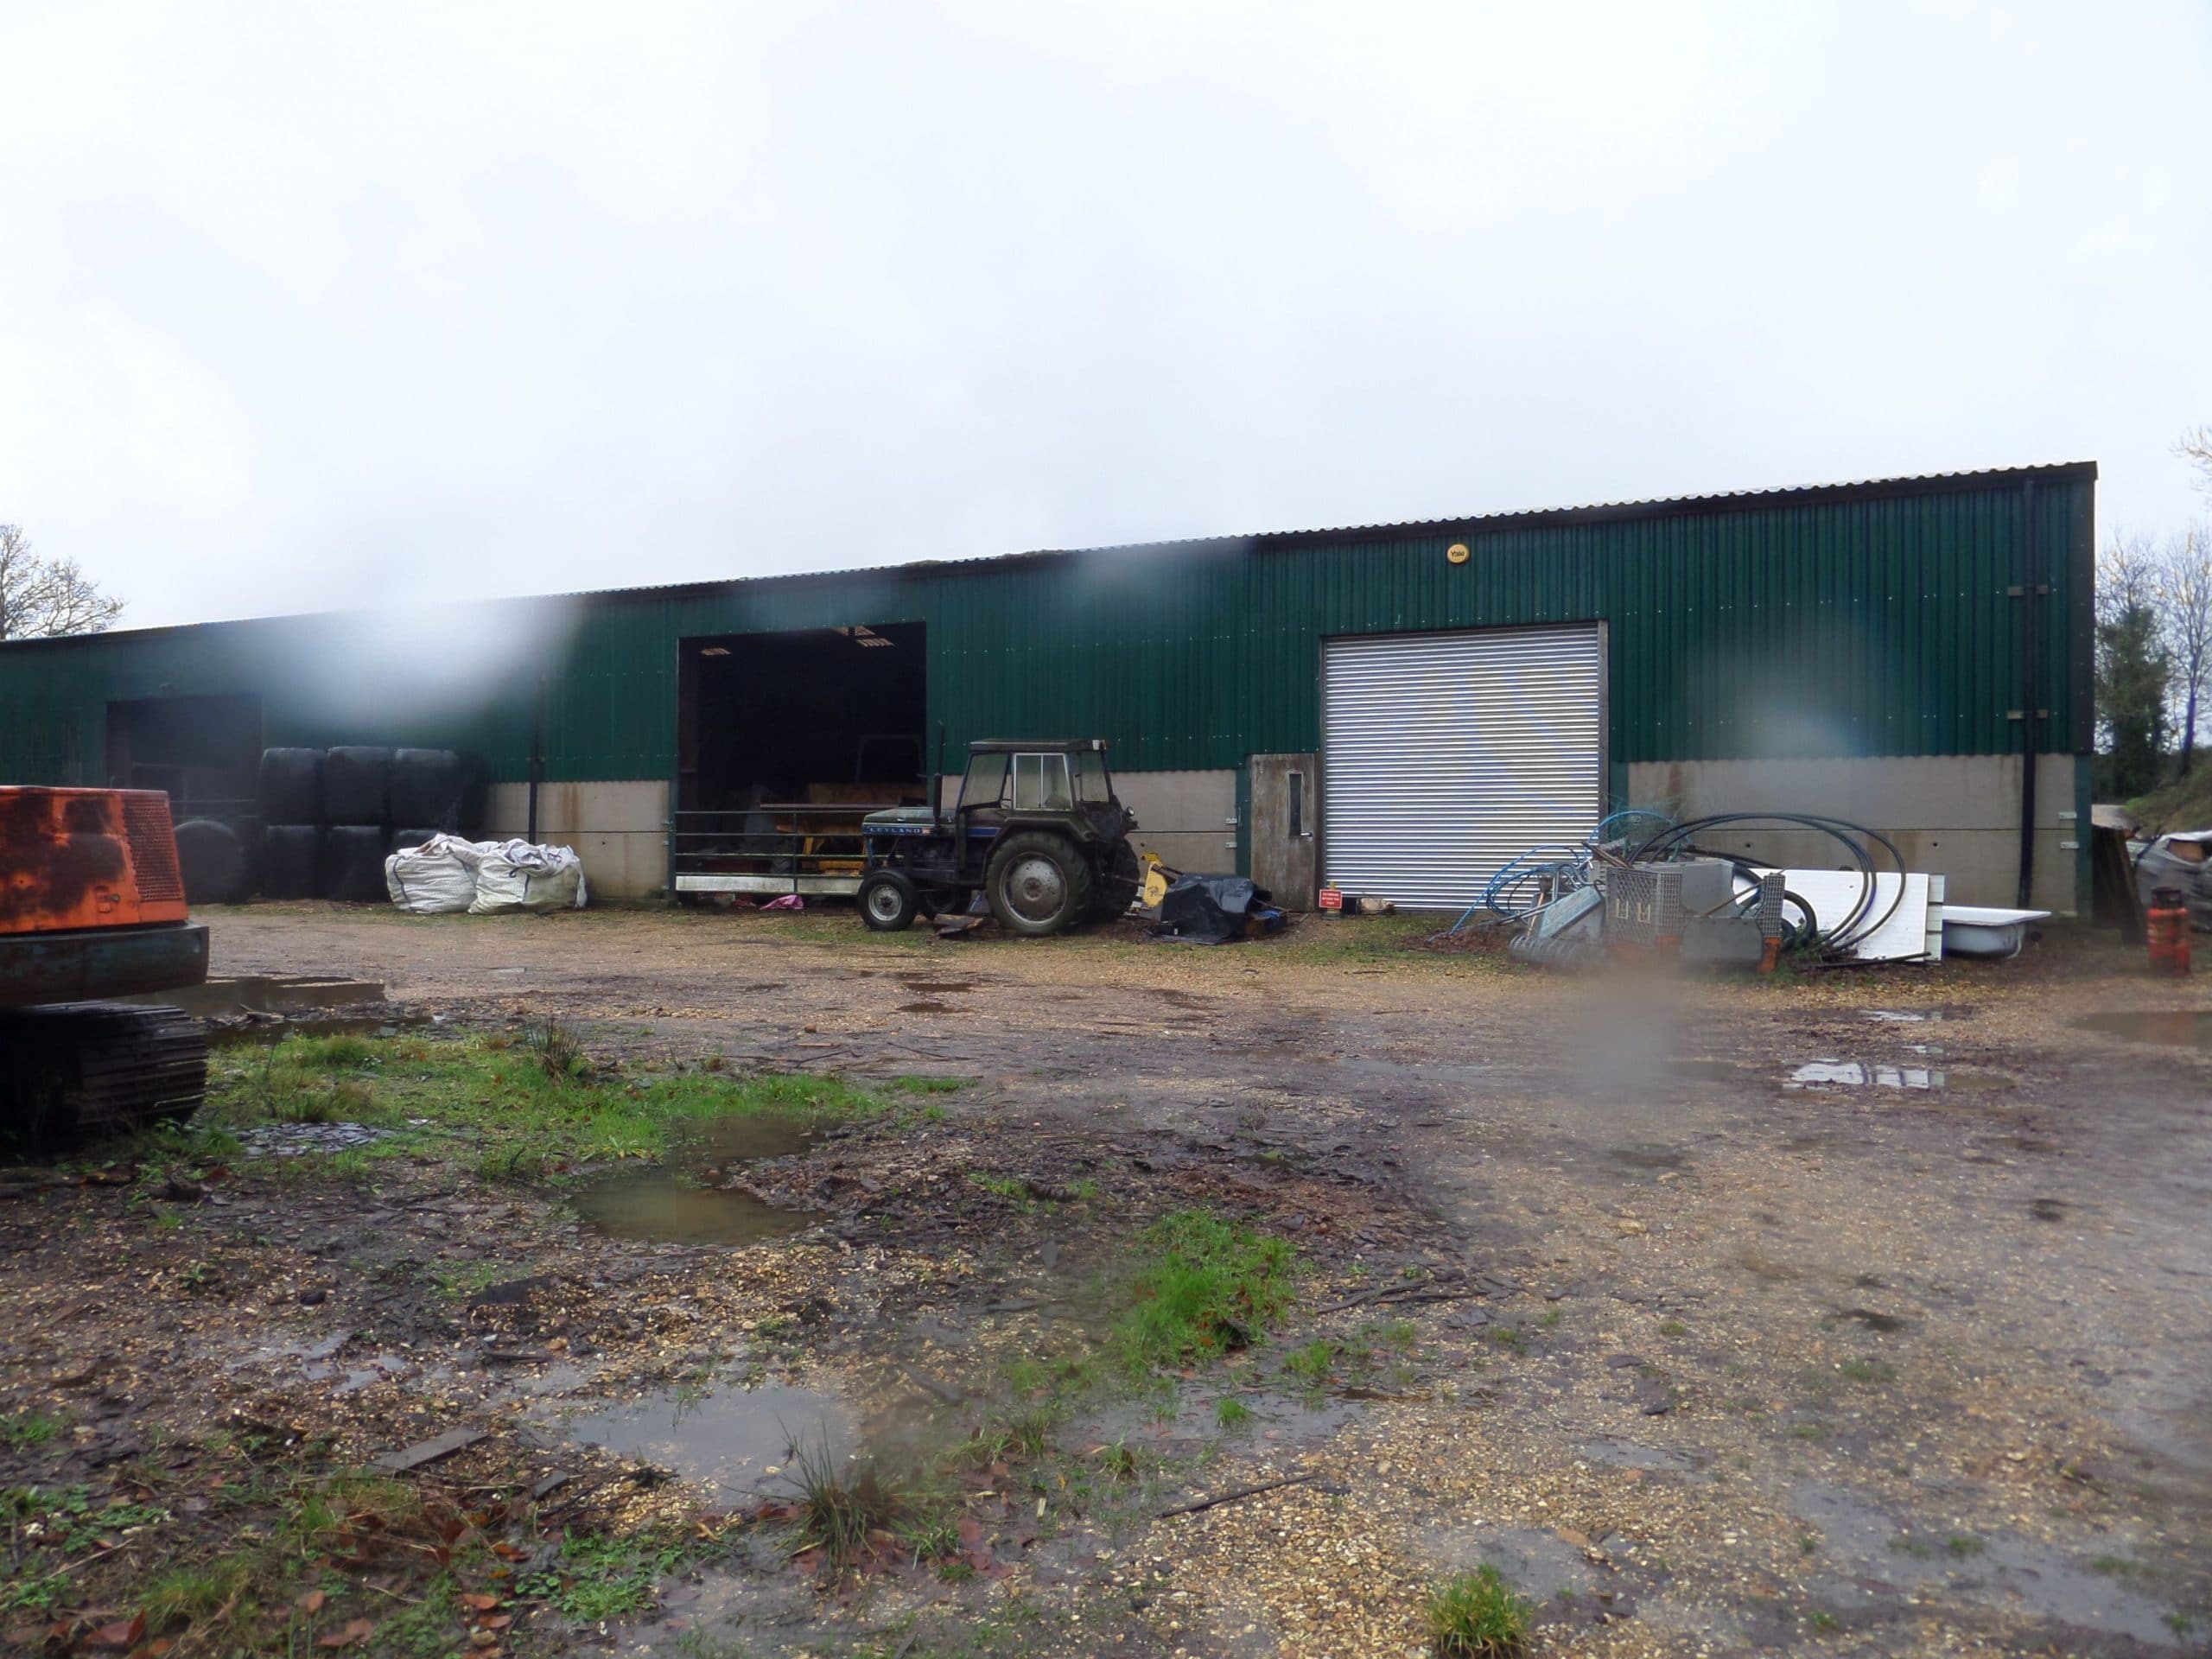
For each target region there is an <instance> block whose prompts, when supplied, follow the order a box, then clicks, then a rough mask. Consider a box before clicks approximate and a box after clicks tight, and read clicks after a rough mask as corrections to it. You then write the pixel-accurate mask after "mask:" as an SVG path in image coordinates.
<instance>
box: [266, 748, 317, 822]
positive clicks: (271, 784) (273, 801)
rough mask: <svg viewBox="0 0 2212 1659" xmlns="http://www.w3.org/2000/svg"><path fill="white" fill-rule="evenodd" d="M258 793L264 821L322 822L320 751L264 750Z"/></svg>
mask: <svg viewBox="0 0 2212 1659" xmlns="http://www.w3.org/2000/svg"><path fill="white" fill-rule="evenodd" d="M259 793H260V797H261V821H262V822H263V823H321V822H322V751H321V749H264V750H263V751H262V752H261V778H260V788H259Z"/></svg>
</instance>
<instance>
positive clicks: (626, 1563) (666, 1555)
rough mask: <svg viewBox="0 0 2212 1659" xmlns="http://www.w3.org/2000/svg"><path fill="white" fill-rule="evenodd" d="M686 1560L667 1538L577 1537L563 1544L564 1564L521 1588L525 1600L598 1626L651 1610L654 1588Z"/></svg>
mask: <svg viewBox="0 0 2212 1659" xmlns="http://www.w3.org/2000/svg"><path fill="white" fill-rule="evenodd" d="M682 1560H683V1546H682V1545H680V1544H677V1543H675V1542H672V1541H670V1540H668V1539H666V1538H664V1537H657V1536H653V1535H641V1536H639V1537H634V1538H610V1537H602V1536H599V1535H593V1534H576V1533H571V1534H569V1535H567V1536H565V1537H564V1538H563V1540H562V1541H561V1554H560V1556H559V1559H557V1560H556V1561H555V1562H554V1563H553V1564H552V1565H551V1566H550V1567H547V1568H546V1569H545V1570H544V1571H543V1572H540V1573H527V1574H525V1575H524V1577H523V1578H522V1579H521V1580H519V1581H518V1583H517V1585H516V1586H515V1587H516V1589H517V1590H518V1592H520V1593H521V1594H523V1595H525V1596H542V1597H543V1598H544V1599H546V1600H548V1601H550V1602H551V1603H552V1604H553V1605H554V1606H555V1607H556V1608H557V1609H559V1610H560V1612H561V1613H562V1615H563V1617H564V1618H572V1619H574V1620H575V1621H576V1623H578V1624H598V1623H599V1622H600V1621H601V1619H607V1618H621V1617H622V1616H623V1615H624V1614H626V1613H634V1612H639V1611H643V1610H644V1609H645V1608H646V1607H648V1606H650V1605H652V1597H653V1586H656V1585H657V1584H658V1583H659V1582H660V1581H661V1580H663V1579H664V1578H666V1577H667V1576H668V1575H669V1574H670V1573H673V1572H674V1571H675V1570H676V1568H677V1565H678V1564H679V1563H680V1562H681V1561H682Z"/></svg>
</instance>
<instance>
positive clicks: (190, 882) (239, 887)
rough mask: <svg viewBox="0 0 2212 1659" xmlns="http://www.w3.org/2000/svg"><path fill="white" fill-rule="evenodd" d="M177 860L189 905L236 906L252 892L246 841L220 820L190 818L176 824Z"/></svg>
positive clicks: (248, 852) (251, 877)
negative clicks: (182, 875)
mask: <svg viewBox="0 0 2212 1659" xmlns="http://www.w3.org/2000/svg"><path fill="white" fill-rule="evenodd" d="M176 861H177V868H179V869H180V870H181V871H182V872H183V874H184V901H185V903H187V904H188V905H235V904H238V903H239V902H240V901H241V900H243V899H245V896H246V895H247V894H248V893H251V892H252V891H253V855H252V853H251V850H250V849H249V848H248V847H247V845H246V842H245V837H244V836H241V835H239V834H238V831H237V830H236V829H232V827H231V826H230V825H229V824H227V823H222V822H220V821H219V820H218V819H214V818H187V819H186V820H185V821H184V822H183V823H180V824H179V825H177V827H176Z"/></svg>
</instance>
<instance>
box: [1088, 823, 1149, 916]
mask: <svg viewBox="0 0 2212 1659" xmlns="http://www.w3.org/2000/svg"><path fill="white" fill-rule="evenodd" d="M1143 887H1144V865H1143V863H1142V862H1141V861H1140V860H1139V859H1138V857H1137V849H1135V848H1134V847H1132V846H1130V845H1129V843H1128V841H1126V840H1122V841H1117V842H1115V843H1114V850H1113V852H1112V853H1110V854H1109V855H1108V856H1107V858H1106V860H1105V868H1104V869H1103V870H1101V871H1100V872H1099V875H1098V896H1097V898H1096V899H1095V900H1094V901H1093V902H1092V904H1091V907H1090V918H1091V919H1092V920H1093V921H1096V922H1110V921H1113V920H1116V918H1119V917H1120V916H1122V914H1123V913H1124V912H1127V911H1128V907H1129V906H1131V905H1133V904H1135V902H1136V899H1137V893H1139V892H1140V891H1141V889H1142V888H1143Z"/></svg>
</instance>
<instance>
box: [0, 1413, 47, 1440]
mask: <svg viewBox="0 0 2212 1659" xmlns="http://www.w3.org/2000/svg"><path fill="white" fill-rule="evenodd" d="M60 1432H61V1420H60V1418H59V1417H56V1416H54V1415H53V1414H51V1413H48V1412H43V1411H34V1410H29V1409H26V1410H22V1411H18V1412H16V1413H14V1414H11V1415H10V1416H9V1417H8V1418H6V1419H5V1420H4V1421H0V1440H4V1441H5V1442H6V1443H7V1444H8V1445H10V1446H15V1447H16V1448H18V1449H19V1450H21V1449H25V1448H29V1447H30V1446H50V1445H52V1444H53V1442H54V1436H55V1435H57V1434H59V1433H60Z"/></svg>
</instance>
